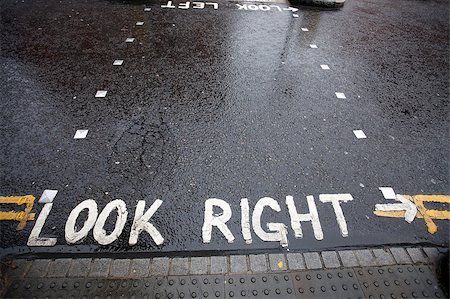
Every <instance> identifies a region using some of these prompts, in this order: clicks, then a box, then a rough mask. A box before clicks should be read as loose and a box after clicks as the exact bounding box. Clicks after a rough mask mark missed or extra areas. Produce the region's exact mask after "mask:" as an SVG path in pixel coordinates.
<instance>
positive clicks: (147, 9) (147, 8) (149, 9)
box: [144, 7, 152, 11]
mask: <svg viewBox="0 0 450 299" xmlns="http://www.w3.org/2000/svg"><path fill="white" fill-rule="evenodd" d="M151 10H152V9H151V8H150V7H146V8H144V11H151Z"/></svg>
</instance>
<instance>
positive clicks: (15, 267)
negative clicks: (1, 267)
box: [6, 259, 32, 278]
mask: <svg viewBox="0 0 450 299" xmlns="http://www.w3.org/2000/svg"><path fill="white" fill-rule="evenodd" d="M31 264H32V261H27V260H23V259H19V260H14V261H13V262H12V263H11V264H9V265H8V268H7V271H6V273H7V275H8V277H11V278H22V277H24V276H25V275H26V274H27V272H28V270H29V269H30V267H31Z"/></svg>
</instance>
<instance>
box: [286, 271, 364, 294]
mask: <svg viewBox="0 0 450 299" xmlns="http://www.w3.org/2000/svg"><path fill="white" fill-rule="evenodd" d="M292 279H293V282H294V287H295V293H296V295H297V297H298V298H364V293H363V292H362V290H361V286H360V285H359V282H358V279H357V278H356V275H355V273H354V272H353V270H352V269H344V270H315V271H306V272H294V273H292Z"/></svg>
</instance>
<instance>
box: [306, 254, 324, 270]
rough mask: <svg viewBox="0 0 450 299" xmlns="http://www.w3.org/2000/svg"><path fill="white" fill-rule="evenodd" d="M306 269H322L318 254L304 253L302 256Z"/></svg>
mask: <svg viewBox="0 0 450 299" xmlns="http://www.w3.org/2000/svg"><path fill="white" fill-rule="evenodd" d="M303 257H304V258H305V264H306V268H307V269H322V268H323V266H322V261H321V260H320V256H319V253H318V252H306V253H304V254H303Z"/></svg>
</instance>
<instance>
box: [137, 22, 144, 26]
mask: <svg viewBox="0 0 450 299" xmlns="http://www.w3.org/2000/svg"><path fill="white" fill-rule="evenodd" d="M142 25H144V22H136V26H142Z"/></svg>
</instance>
